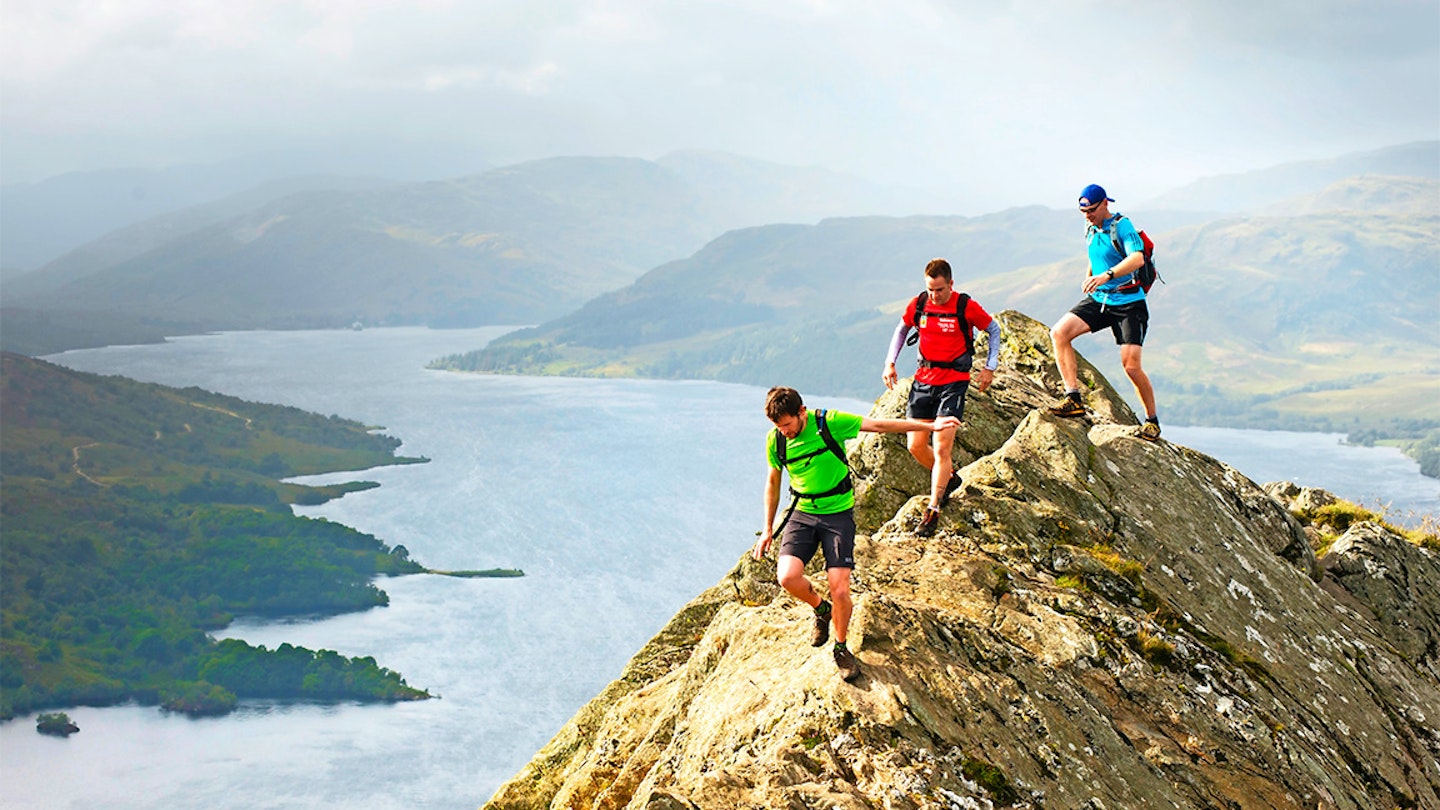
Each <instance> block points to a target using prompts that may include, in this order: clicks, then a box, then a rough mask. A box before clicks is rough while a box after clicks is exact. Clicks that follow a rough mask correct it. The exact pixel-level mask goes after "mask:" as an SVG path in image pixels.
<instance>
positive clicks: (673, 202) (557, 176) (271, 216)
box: [5, 152, 884, 351]
mask: <svg viewBox="0 0 1440 810" xmlns="http://www.w3.org/2000/svg"><path fill="white" fill-rule="evenodd" d="M671 167H673V168H671ZM877 189H878V187H876V186H874V185H873V184H869V183H866V182H865V181H863V180H860V179H858V178H852V177H847V176H844V175H839V174H836V173H833V172H828V171H825V170H823V169H818V168H814V167H809V168H802V167H784V166H776V165H774V164H768V163H763V162H759V161H750V160H747V159H744V158H739V157H736V156H733V155H725V154H720V153H702V152H687V153H678V154H676V155H672V156H669V157H667V158H664V159H662V162H651V161H644V160H639V159H634V158H580V157H575V158H552V159H548V160H540V161H533V162H530V163H525V164H519V165H516V166H508V167H502V168H499V169H495V170H492V171H489V172H485V173H483V174H479V175H474V176H470V177H463V178H458V179H455V180H452V181H446V182H429V183H414V184H395V185H391V186H387V187H383V188H381V187H374V186H373V185H372V187H360V188H355V189H350V190H330V191H323V190H322V191H319V192H317V193H306V194H293V195H290V196H286V197H280V198H274V197H273V196H272V197H269V198H262V197H261V194H262V191H263V190H256V191H255V192H251V193H249V195H248V196H247V195H242V196H238V197H232V198H229V199H227V200H225V201H222V202H217V203H212V204H208V205H205V206H199V207H194V208H190V209H186V210H184V211H181V212H178V213H175V214H170V215H166V216H163V217H159V218H155V219H152V220H149V221H146V222H142V223H139V224H136V225H132V226H129V227H127V228H123V229H121V230H119V231H116V232H114V233H112V234H109V235H107V236H106V237H104V238H102V239H99V240H95V241H93V242H91V243H89V244H87V245H84V246H82V247H80V248H78V249H76V250H73V251H71V252H70V253H68V254H67V255H65V256H63V257H61V258H60V259H58V260H56V261H54V262H51V263H50V264H49V265H47V266H46V267H44V268H41V269H40V270H38V271H35V272H33V273H29V274H26V275H24V276H21V277H20V278H18V279H13V280H12V282H11V283H9V284H7V285H6V289H5V298H6V304H7V306H10V307H18V308H21V309H26V310H41V311H46V312H49V313H51V314H52V315H54V316H55V319H60V320H68V321H75V320H83V318H81V317H79V316H77V315H76V314H75V313H76V312H96V313H102V312H103V313H106V317H107V318H112V319H114V318H121V319H124V318H128V319H131V321H132V326H133V327H140V326H145V325H151V326H153V325H154V324H156V323H161V324H165V325H167V326H168V327H169V328H170V329H171V330H172V332H173V331H196V330H202V329H214V328H229V329H246V328H262V327H264V328H284V327H290V328H305V327H335V326H341V325H348V324H349V323H351V322H352V321H354V320H356V319H359V320H361V321H363V322H364V323H367V324H401V323H406V324H413V323H427V324H430V325H434V326H447V325H475V324H488V323H523V322H526V321H532V322H533V321H539V320H545V319H546V318H548V317H551V316H553V315H554V314H555V313H557V312H567V311H570V310H573V309H574V308H576V307H578V306H579V305H580V304H581V303H583V302H584V301H585V300H588V299H589V298H591V297H593V296H595V295H597V294H599V293H601V292H605V291H608V290H612V289H615V288H617V287H619V286H622V285H623V284H625V283H628V282H629V281H631V280H633V279H634V278H635V277H637V276H638V275H640V273H642V272H643V271H644V270H646V269H648V268H650V267H653V266H655V265H656V264H659V263H662V262H664V261H667V260H670V259H675V258H679V257H682V256H685V255H689V254H690V253H692V252H694V251H695V250H696V249H698V248H699V247H700V246H702V245H703V244H704V243H705V242H706V241H708V240H709V239H711V238H713V237H715V236H717V235H719V234H720V233H722V232H723V231H724V230H726V229H728V228H730V227H733V226H735V225H744V224H754V223H756V222H760V221H764V220H760V219H757V217H766V218H769V217H775V218H779V219H784V220H789V221H797V222H804V221H813V220H815V219H818V218H820V217H821V216H823V215H824V214H825V213H827V212H829V211H832V210H837V209H863V208H864V206H865V203H864V202H862V201H863V200H873V199H877V198H879V197H883V196H884V193H883V191H881V190H877ZM256 200H258V201H259V202H258V203H257V204H255V205H248V204H247V203H249V202H253V201H256ZM55 319H52V321H53V320H55ZM17 320H18V321H19V323H20V325H21V326H25V327H26V329H23V330H20V332H23V333H17V330H16V329H9V330H7V332H8V334H7V337H6V341H7V345H11V346H14V347H15V348H27V349H28V348H29V347H32V346H33V347H41V350H45V349H48V350H49V351H55V350H58V349H61V348H69V347H72V346H74V345H76V344H73V343H70V342H69V341H70V340H71V339H73V338H74V337H75V334H74V332H73V331H71V332H66V333H64V334H55V335H53V336H52V337H53V338H54V339H49V338H46V337H45V336H36V335H33V334H30V333H29V332H28V326H27V325H29V324H35V323H37V322H38V320H37V318H36V317H35V316H33V315H29V314H20V315H18V316H17ZM130 331H132V332H133V331H134V329H133V328H132V329H131V330H130ZM80 345H94V344H93V343H82V344H80Z"/></svg>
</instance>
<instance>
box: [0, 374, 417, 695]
mask: <svg viewBox="0 0 1440 810" xmlns="http://www.w3.org/2000/svg"><path fill="white" fill-rule="evenodd" d="M0 409H3V412H4V421H3V422H0V515H3V521H4V522H3V527H4V533H3V536H0V615H3V622H0V718H8V717H11V716H14V715H15V714H17V713H21V712H26V711H30V710H33V709H38V708H44V707H50V706H66V705H75V704H77V703H85V704H107V703H115V702H119V701H124V700H139V701H141V702H146V703H163V704H164V705H166V706H168V707H171V708H176V709H179V710H182V711H189V712H197V713H205V712H215V711H225V710H228V708H229V707H231V706H233V705H234V702H235V700H236V698H237V697H247V696H249V697H267V698H277V697H308V698H320V699H340V698H345V699H365V700H370V699H379V700H408V699H416V698H423V697H426V696H427V695H426V694H425V693H424V692H423V691H421V690H417V689H413V688H411V687H409V686H407V685H406V684H405V682H404V680H403V679H401V678H400V676H399V675H398V674H397V673H394V672H391V671H389V670H386V669H383V668H381V667H379V666H378V665H377V664H376V662H375V661H374V660H373V659H360V658H357V659H350V658H345V657H343V656H339V655H337V654H335V653H333V652H329V651H324V650H322V651H318V652H316V651H311V650H306V649H304V648H296V647H291V646H290V645H282V646H281V648H280V649H278V650H273V651H272V650H266V649H264V648H253V647H250V646H249V645H246V644H244V643H243V642H237V641H227V642H223V643H218V644H217V643H216V642H215V640H214V639H213V638H211V637H210V636H208V635H206V631H207V630H212V629H216V628H219V627H222V626H224V625H225V624H227V623H228V622H229V621H230V620H231V618H232V617H233V616H234V615H236V614H240V613H245V614H265V615H297V614H314V613H335V612H342V611H350V610H359V609H364V608H369V607H373V606H377V605H383V604H386V603H387V601H388V597H386V595H385V593H384V592H383V591H381V590H380V589H379V588H376V587H375V586H374V585H373V584H372V583H371V579H372V578H373V577H374V576H375V575H377V574H382V573H408V572H419V571H422V570H424V569H422V568H421V567H420V566H419V565H418V564H416V563H414V562H412V561H410V560H409V559H408V556H407V555H406V554H405V553H404V552H403V551H398V550H397V551H392V550H391V549H390V548H388V547H387V546H386V545H385V544H384V543H382V542H380V541H379V540H377V539H376V538H375V537H373V536H371V535H368V534H363V533H361V532H357V531H354V530H352V529H349V528H347V527H344V526H341V525H339V524H335V523H330V522H328V521H324V520H312V519H307V518H301V517H297V516H295V515H294V514H292V513H291V511H290V508H289V506H288V504H291V503H320V502H323V501H325V500H327V499H329V498H333V497H337V496H339V495H341V494H343V493H345V492H347V491H353V490H357V489H365V488H368V487H371V486H374V485H373V484H368V483H365V482H355V483H350V484H338V485H331V486H326V487H308V486H302V485H299V484H287V483H282V482H281V481H279V480H278V479H280V478H284V477H289V476H294V475H303V474H313V473H320V472H328V471H335V470H353V469H364V468H367V467H372V466H376V465H381V464H393V463H397V462H404V461H415V460H416V459H397V458H396V457H395V456H394V450H395V448H396V447H397V446H398V445H399V442H398V440H396V439H394V438H391V437H389V436H384V435H380V434H376V433H373V432H371V430H370V429H368V428H367V427H366V426H365V425H361V424H358V423H355V422H350V421H348V420H344V419H340V418H339V417H329V418H327V417H323V416H320V415H318V414H310V413H306V412H304V411H300V410H298V409H295V408H288V407H282V406H275V405H260V404H256V403H252V402H245V401H243V400H238V399H234V398H232V397H224V396H220V395H217V394H211V393H208V392H205V391H201V390H200V389H196V388H188V389H174V388H166V387H163V386H156V385H148V384H143V383H138V382H134V381H132V380H127V379H124V378H121V377H100V376H96V375H92V374H84V373H81V372H75V371H71V370H68V369H63V368H60V367H58V366H54V365H51V364H49V363H45V362H43V361H39V360H32V359H30V358H27V357H23V356H21V355H17V354H12V353H9V352H6V353H4V354H3V355H0Z"/></svg>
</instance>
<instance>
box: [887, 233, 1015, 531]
mask: <svg viewBox="0 0 1440 810" xmlns="http://www.w3.org/2000/svg"><path fill="white" fill-rule="evenodd" d="M912 328H914V329H915V330H916V331H917V332H918V333H919V338H920V347H919V353H920V361H919V367H918V368H917V369H916V371H915V382H914V383H913V384H912V385H911V386H910V401H909V405H908V407H907V409H906V416H908V417H909V418H911V419H920V420H923V421H931V420H934V419H935V418H936V417H939V416H953V417H955V418H956V419H964V417H965V393H966V391H968V390H969V388H970V366H971V364H972V361H973V356H974V350H975V342H974V335H973V333H974V330H975V329H984V330H985V332H986V334H988V335H989V336H990V340H989V356H988V357H987V358H986V360H985V367H984V368H983V369H981V370H980V382H979V384H978V385H977V386H976V390H977V391H984V390H985V389H986V388H989V387H990V382H991V381H992V380H993V379H994V378H995V369H996V368H997V367H999V364H1000V325H999V324H998V323H996V322H995V319H994V318H991V317H990V314H989V313H988V312H986V311H985V310H984V308H983V307H981V306H980V305H979V304H977V303H975V301H973V300H971V298H970V296H968V295H966V294H965V293H957V292H955V281H954V276H953V274H952V273H951V270H950V263H949V262H947V261H945V260H944V259H931V260H930V263H929V264H927V265H925V293H924V294H923V295H921V296H920V297H918V298H916V299H915V300H913V301H911V302H910V305H909V306H907V307H906V308H905V316H904V317H903V318H902V319H901V320H900V325H899V326H897V327H895V335H894V337H892V338H891V340H890V352H889V354H887V355H886V357H885V374H884V377H883V379H884V380H885V387H886V388H894V387H895V383H896V382H897V381H898V379H899V378H898V376H897V375H896V373H895V360H896V359H897V358H899V357H900V350H901V349H902V348H903V347H904V346H905V343H906V337H907V336H908V335H909V334H910V330H911V329H912ZM927 435H928V434H926V433H923V432H918V431H917V432H913V433H911V434H910V440H909V443H910V454H911V455H913V456H914V457H915V460H916V461H918V462H920V463H921V464H922V465H923V466H925V467H926V468H928V469H929V470H930V506H929V508H927V509H926V510H925V516H924V517H923V518H922V519H921V520H920V525H919V526H918V527H917V528H916V529H915V533H916V534H918V535H920V536H921V537H929V536H930V535H932V534H934V533H935V527H936V526H937V525H939V523H940V509H941V508H942V507H944V506H945V501H946V499H948V498H949V497H950V493H952V492H954V491H955V490H956V489H959V488H960V473H959V471H958V470H955V469H954V468H953V467H952V462H951V459H950V448H951V446H953V445H954V443H955V428H953V427H951V428H946V429H944V430H937V431H935V433H934V436H935V439H934V447H933V449H932V448H931V445H930V442H929V440H928V439H927Z"/></svg>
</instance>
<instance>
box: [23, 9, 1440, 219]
mask: <svg viewBox="0 0 1440 810" xmlns="http://www.w3.org/2000/svg"><path fill="white" fill-rule="evenodd" d="M1437 8H1440V7H1437V5H1436V4H1435V3H1433V2H1430V0H1427V1H1426V2H1408V1H1407V0H1380V1H1379V2H1367V3H1366V4H1364V5H1361V4H1360V3H1356V2H1351V0H1319V1H1318V2H1310V3H1305V4H1303V5H1302V4H1300V3H1298V2H1293V1H1292V0H1278V2H1272V3H1255V2H1253V0H1247V2H1241V0H1216V2H1208V3H1188V2H1187V3H1182V2H1173V1H1172V2H1168V3H1165V2H1159V3H1157V2H1154V1H1153V0H1150V2H1140V0H1077V2H1072V3H1048V2H1040V1H1039V0H1011V2H1004V0H992V1H991V2H971V1H969V0H967V1H965V2H946V1H945V0H894V1H893V2H890V3H886V4H876V3H872V2H862V0H764V1H763V2H762V1H761V0H689V1H688V2H684V3H653V2H645V1H644V0H547V2H544V3H534V2H519V0H475V1H474V2H461V1H460V0H455V2H422V3H416V2H400V1H399V0H302V2H298V3H297V2H281V0H250V2H245V3H234V2H224V3H222V2H209V1H208V0H201V1H200V2H190V3H171V2H160V1H159V0H129V1H128V2H126V3H114V2H98V1H97V0H83V1H82V0H46V1H45V2H36V1H35V0H6V6H5V22H6V24H5V25H4V26H0V48H3V50H4V52H5V53H6V54H7V59H5V60H3V61H0V91H3V92H0V140H3V145H4V149H3V150H0V161H3V164H0V165H3V168H4V171H5V172H6V175H7V177H10V176H12V175H14V174H16V173H20V174H22V175H30V176H34V175H39V174H43V173H44V172H50V171H57V170H64V169H72V168H95V167H96V166H95V165H93V164H94V161H96V160H101V159H103V160H106V161H113V160H116V159H123V156H124V155H126V154H129V155H131V157H130V158H129V160H130V162H132V163H147V162H148V163H152V164H153V163H156V162H162V161H164V160H167V159H169V160H174V159H176V157H177V156H179V155H182V154H183V156H184V157H186V158H189V159H205V158H206V154H207V153H206V150H207V149H209V150H210V153H209V158H208V159H216V158H219V157H224V156H226V155H227V153H226V151H225V150H231V151H233V150H234V149H236V148H237V143H238V144H241V145H244V144H247V143H248V144H253V145H256V146H258V145H261V144H265V145H273V144H277V143H282V142H284V141H285V140H286V139H288V138H300V137H312V138H313V137H321V136H324V137H332V138H343V137H352V136H353V137H361V136H379V135H384V136H390V137H397V138H404V139H408V140H411V141H413V142H416V143H424V142H426V141H434V140H449V141H459V142H463V143H466V144H469V145H472V146H473V148H474V149H476V150H480V151H482V152H484V153H485V154H487V155H489V156H490V157H491V159H492V160H494V161H496V162H509V161H514V160H521V159H527V158H533V157H541V156H544V155H547V154H557V153H565V154H629V155H639V156H646V157H656V156H659V155H661V154H664V153H665V152H668V151H672V150H676V149H683V148H692V147H696V148H710V149H720V150H726V151H732V152H738V153H741V154H748V155H752V156H755V157H759V158H764V159H768V160H774V161H778V162H787V163H805V164H821V165H826V166H828V167H830V168H834V169H840V170H846V171H851V172H854V173H858V174H863V175H867V176H870V177H872V178H874V179H877V180H881V181H885V182H893V183H904V184H911V185H933V186H939V187H943V188H947V189H950V190H952V191H953V193H954V194H955V196H957V197H960V198H974V199H977V200H983V201H984V204H985V205H990V206H993V205H995V204H1010V203H1020V202H1033V201H1037V200H1040V199H1047V198H1046V197H1042V196H1041V195H1050V194H1053V193H1055V191H1056V189H1065V191H1064V193H1063V194H1062V195H1061V198H1062V199H1068V198H1069V197H1070V196H1073V194H1071V189H1070V187H1071V186H1075V185H1077V184H1078V185H1083V184H1084V183H1085V182H1090V181H1091V179H1094V178H1101V177H1103V178H1106V183H1107V186H1108V185H1112V184H1114V183H1115V182H1118V183H1120V184H1122V185H1128V186H1131V187H1132V188H1136V189H1143V190H1144V191H1145V192H1146V193H1151V192H1159V191H1161V190H1163V189H1164V187H1165V186H1166V185H1168V184H1176V183H1180V182H1185V181H1188V180H1189V179H1192V178H1193V177H1195V176H1197V175H1200V174H1208V173H1216V172H1220V171H1234V170H1241V169H1246V168H1255V167H1259V166H1264V165H1269V164H1271V163H1274V162H1279V161H1281V160H1285V159H1297V158H1315V157H1324V156H1329V155H1333V154H1338V153H1340V152H1343V151H1349V150H1353V149H1359V148H1373V147H1378V146H1383V145H1387V144H1391V143H1398V142H1402V141H1408V140H1417V139H1421V138H1433V137H1440V11H1437ZM117 156H119V157H117ZM87 162H88V165H87ZM1132 196H1133V194H1132Z"/></svg>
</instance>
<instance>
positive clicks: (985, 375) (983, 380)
mask: <svg viewBox="0 0 1440 810" xmlns="http://www.w3.org/2000/svg"><path fill="white" fill-rule="evenodd" d="M994 381H995V372H994V371H992V370H990V369H988V368H982V369H980V382H979V383H977V384H976V385H975V390H976V391H984V390H985V389H986V388H989V387H990V383H992V382H994Z"/></svg>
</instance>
